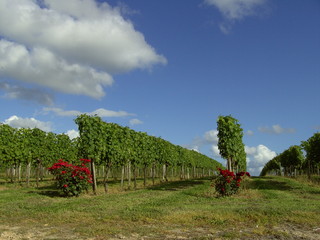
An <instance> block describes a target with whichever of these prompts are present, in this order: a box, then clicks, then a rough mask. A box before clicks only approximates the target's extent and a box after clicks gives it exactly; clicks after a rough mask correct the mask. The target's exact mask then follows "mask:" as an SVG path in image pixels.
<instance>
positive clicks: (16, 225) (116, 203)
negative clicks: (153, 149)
mask: <svg viewBox="0 0 320 240" xmlns="http://www.w3.org/2000/svg"><path fill="white" fill-rule="evenodd" d="M50 184H51V182H46V183H45V184H44V185H42V186H41V187H40V188H38V189H36V188H26V187H21V186H19V185H14V184H11V185H10V184H2V185H0V216H1V217H0V239H1V234H2V237H3V236H7V235H8V234H9V235H10V234H13V235H14V234H15V235H16V236H20V237H21V236H31V238H32V239H37V238H38V239H97V240H99V239H109V238H115V239H119V238H129V239H141V238H142V237H144V238H146V239H177V238H183V237H184V238H185V239H215V238H220V239H234V238H239V239H248V238H249V239H255V238H260V239H263V238H264V237H271V239H272V237H273V238H280V239H281V238H282V239H285V238H286V237H288V235H290V234H298V233H299V234H302V233H303V234H308V233H309V234H311V235H309V237H310V239H312V238H311V237H313V236H315V237H316V234H317V233H314V232H313V230H314V229H316V228H320V186H319V185H314V184H313V185H311V184H310V183H307V182H300V181H296V180H294V179H289V178H281V177H264V178H252V179H251V180H250V181H249V183H248V186H247V189H245V190H243V191H241V192H240V193H239V194H237V195H235V196H232V197H229V198H218V197H216V194H215V192H214V190H213V188H212V187H210V184H211V182H210V180H190V181H182V182H168V183H163V184H160V185H156V186H149V187H148V188H146V189H142V188H141V189H139V190H136V191H134V190H130V191H121V190H120V189H119V187H118V186H117V185H115V184H111V185H110V192H111V194H107V195H106V194H104V193H103V189H102V187H101V188H99V189H98V194H97V195H96V196H95V195H93V194H91V193H88V194H84V195H81V196H80V197H77V198H64V197H61V196H60V195H59V193H58V192H57V191H56V190H55V189H54V188H53V186H51V185H50ZM288 229H289V230H290V231H288ZM318 236H319V235H318ZM20 239H23V238H22V237H21V238H20ZM25 239H27V237H26V238H25ZM266 239H270V238H266ZM306 239H309V238H306ZM315 239H316V238H315ZM1 240H2V239H1Z"/></svg>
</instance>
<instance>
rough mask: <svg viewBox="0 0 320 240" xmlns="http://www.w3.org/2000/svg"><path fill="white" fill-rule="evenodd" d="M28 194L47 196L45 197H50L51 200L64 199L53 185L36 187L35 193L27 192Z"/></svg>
mask: <svg viewBox="0 0 320 240" xmlns="http://www.w3.org/2000/svg"><path fill="white" fill-rule="evenodd" d="M28 193H33V194H39V195H42V196H47V197H51V198H61V197H66V196H65V195H64V194H63V193H61V192H60V191H59V190H58V189H57V188H56V186H55V185H52V186H43V187H38V188H37V189H36V190H35V191H29V192H28Z"/></svg>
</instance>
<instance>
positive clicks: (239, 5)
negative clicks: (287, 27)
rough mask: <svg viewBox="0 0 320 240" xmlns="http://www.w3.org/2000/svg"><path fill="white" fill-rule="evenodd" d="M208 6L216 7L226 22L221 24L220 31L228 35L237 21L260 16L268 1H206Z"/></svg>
mask: <svg viewBox="0 0 320 240" xmlns="http://www.w3.org/2000/svg"><path fill="white" fill-rule="evenodd" d="M204 2H205V3H206V4H207V5H210V6H214V7H216V8H217V9H218V10H219V11H220V12H221V13H222V15H223V16H224V17H225V19H226V21H225V22H223V23H220V25H219V27H220V30H221V31H222V32H223V33H225V34H228V33H230V31H231V28H232V24H233V23H234V22H235V21H239V20H242V19H243V18H245V17H248V16H255V15H259V14H260V12H261V8H262V7H264V6H265V4H266V2H267V0H204Z"/></svg>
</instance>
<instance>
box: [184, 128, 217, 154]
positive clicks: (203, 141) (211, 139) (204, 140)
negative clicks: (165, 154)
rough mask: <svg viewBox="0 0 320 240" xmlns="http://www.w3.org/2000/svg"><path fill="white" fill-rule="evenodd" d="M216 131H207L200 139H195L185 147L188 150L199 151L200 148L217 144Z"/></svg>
mask: <svg viewBox="0 0 320 240" xmlns="http://www.w3.org/2000/svg"><path fill="white" fill-rule="evenodd" d="M217 134H218V131H217V130H215V129H214V130H209V131H207V132H205V133H204V135H203V136H201V137H195V138H194V139H193V141H192V143H191V144H189V145H188V146H186V147H187V148H189V149H198V150H199V149H200V148H201V147H202V146H205V145H210V144H213V143H215V144H216V143H217V142H218V136H217Z"/></svg>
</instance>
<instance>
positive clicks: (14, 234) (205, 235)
mask: <svg viewBox="0 0 320 240" xmlns="http://www.w3.org/2000/svg"><path fill="white" fill-rule="evenodd" d="M241 231H242V232H243V233H244V237H243V238H240V239H248V234H249V235H250V234H252V233H253V230H252V229H244V230H241ZM273 232H275V233H276V234H273V235H268V236H266V235H265V236H257V235H252V237H254V239H258V240H271V239H280V240H282V239H283V240H287V239H288V240H298V239H299V240H319V239H320V227H319V228H315V229H309V230H306V229H300V228H297V227H293V226H281V227H275V228H274V229H273ZM227 235H228V234H227V233H225V232H216V233H214V234H213V233H212V232H210V231H209V230H208V229H205V228H195V229H190V230H185V229H174V230H171V231H168V232H167V233H166V235H161V236H160V235H152V234H150V235H147V236H140V235H139V234H137V233H132V234H131V235H130V236H124V235H122V234H118V235H115V236H110V237H81V236H80V235H79V234H77V233H75V232H74V231H73V230H72V229H64V230H61V229H57V228H54V227H49V226H43V227H42V228H33V229H23V228H21V227H10V226H5V225H0V240H28V239H30V240H45V239H46V240H54V239H55V240H104V239H108V240H119V239H124V240H153V239H155V240H158V239H159V240H163V239H166V240H175V239H232V238H230V236H229V237H228V236H227ZM249 238H250V237H249ZM238 239H239V238H238Z"/></svg>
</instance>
